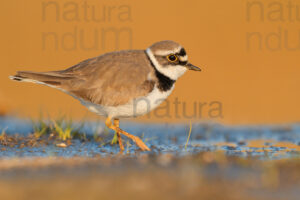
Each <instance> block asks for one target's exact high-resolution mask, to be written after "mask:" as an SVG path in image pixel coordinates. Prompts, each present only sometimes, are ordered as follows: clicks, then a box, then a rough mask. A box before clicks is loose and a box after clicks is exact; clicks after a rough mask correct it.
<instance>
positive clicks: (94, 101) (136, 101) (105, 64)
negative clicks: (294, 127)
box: [9, 40, 201, 152]
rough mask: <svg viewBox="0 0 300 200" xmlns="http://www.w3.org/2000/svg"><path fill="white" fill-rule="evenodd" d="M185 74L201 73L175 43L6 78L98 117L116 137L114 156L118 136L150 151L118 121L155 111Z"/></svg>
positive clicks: (158, 43) (121, 148)
mask: <svg viewBox="0 0 300 200" xmlns="http://www.w3.org/2000/svg"><path fill="white" fill-rule="evenodd" d="M187 70H194V71H201V69H200V68H199V67H196V66H195V65H193V64H191V63H190V62H189V61H188V56H187V53H186V50H185V49H184V48H183V47H182V46H181V45H180V44H179V43H177V42H175V41H172V40H163V41H159V42H156V43H154V44H152V45H151V46H149V47H148V48H146V49H145V50H143V49H142V50H121V51H114V52H108V53H104V54H102V55H100V56H97V57H93V58H89V59H86V60H84V61H82V62H79V63H78V64H76V65H73V66H71V67H69V68H67V69H64V70H59V71H48V72H33V71H17V72H16V74H15V75H14V76H10V77H9V78H10V79H12V80H15V81H21V82H31V83H37V84H42V85H46V86H49V87H52V88H55V89H58V90H61V91H63V92H64V93H66V94H68V95H71V96H72V97H74V98H75V99H77V100H79V101H80V103H81V104H82V105H84V106H85V107H87V108H88V109H89V110H90V111H92V112H94V113H96V114H98V115H100V116H104V117H105V118H106V119H105V125H106V126H107V127H108V128H109V129H112V130H114V131H115V133H116V135H117V139H118V143H119V148H120V152H123V151H124V145H123V143H122V138H121V135H124V136H126V137H128V138H130V139H131V140H133V142H134V143H135V144H136V145H137V146H138V147H139V148H140V149H141V150H142V151H151V149H150V148H149V147H148V146H147V145H146V144H145V143H144V142H143V141H142V140H141V139H140V138H139V137H137V136H134V135H132V134H130V133H128V132H126V131H124V130H123V129H121V128H120V126H119V120H120V119H122V118H132V117H138V116H141V115H145V114H147V113H148V112H150V111H151V110H153V109H155V108H156V107H157V106H159V105H160V104H161V103H162V102H163V101H164V100H165V99H167V97H168V96H169V95H170V94H171V93H172V91H173V90H174V87H175V83H176V81H177V79H178V78H179V77H181V76H182V75H183V74H184V73H185V72H186V71H187Z"/></svg>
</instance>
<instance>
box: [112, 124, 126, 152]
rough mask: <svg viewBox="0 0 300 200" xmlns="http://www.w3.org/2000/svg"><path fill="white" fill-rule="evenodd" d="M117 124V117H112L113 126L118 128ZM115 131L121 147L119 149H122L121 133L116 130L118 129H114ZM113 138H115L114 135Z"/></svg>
mask: <svg viewBox="0 0 300 200" xmlns="http://www.w3.org/2000/svg"><path fill="white" fill-rule="evenodd" d="M119 124H120V120H119V119H114V126H115V127H117V128H119ZM115 132H116V135H117V140H118V142H119V146H120V149H121V151H124V146H123V143H122V138H121V134H120V133H119V132H118V130H115ZM114 138H115V136H114Z"/></svg>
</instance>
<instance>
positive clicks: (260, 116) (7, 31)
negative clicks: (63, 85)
mask: <svg viewBox="0 0 300 200" xmlns="http://www.w3.org/2000/svg"><path fill="white" fill-rule="evenodd" d="M297 6H298V7H299V8H298V7H297ZM0 9H1V12H0V15H1V17H0V20H1V26H2V28H1V37H0V40H1V47H0V51H1V73H0V76H1V77H0V84H1V85H0V107H1V109H0V110H1V112H4V111H6V112H9V113H13V114H16V115H18V116H22V117H38V116H39V114H40V112H43V113H47V114H49V115H50V116H58V115H62V114H66V115H67V116H71V117H72V118H75V119H81V118H83V117H87V118H98V117H97V116H96V115H95V114H92V113H89V112H88V111H87V110H86V108H84V107H83V106H81V105H80V104H79V102H78V101H77V100H74V99H73V98H72V97H70V96H68V95H66V94H63V93H62V92H60V91H57V90H54V89H51V88H48V87H44V86H40V85H34V84H29V83H18V82H13V81H10V80H9V79H8V76H9V75H13V74H14V73H15V72H16V71H17V70H33V71H50V70H59V69H64V68H67V67H70V66H72V65H74V64H76V63H78V62H80V61H82V60H84V59H87V58H90V57H94V56H98V55H100V54H102V53H105V52H109V51H113V50H115V49H118V50H120V49H129V48H133V49H145V48H147V47H148V46H149V45H151V44H152V43H154V42H156V41H160V40H165V39H169V40H174V41H177V42H179V43H180V44H182V45H183V46H184V47H185V49H186V50H187V52H188V55H189V60H190V61H191V63H193V64H195V65H197V66H199V67H201V68H202V69H203V71H202V72H200V73H197V72H188V73H186V74H185V75H184V76H183V77H182V78H180V79H179V80H178V82H177V83H176V88H175V91H174V92H173V94H172V95H171V96H170V97H169V99H168V102H169V108H168V109H169V111H170V113H169V115H164V117H163V118H161V117H159V116H161V115H163V113H164V112H166V110H163V109H164V108H163V109H162V107H161V108H159V109H160V110H158V111H156V112H158V113H156V114H153V113H152V114H150V115H151V116H150V117H147V116H145V117H142V118H140V119H141V120H145V121H160V122H166V121H173V122H174V121H187V120H190V119H189V118H188V117H184V116H185V115H189V116H191V118H193V119H194V120H213V121H218V122H222V123H226V124H257V123H258V124H260V123H288V122H297V121H298V120H299V118H300V107H299V102H300V93H299V85H300V66H299V56H300V28H299V27H300V26H299V25H300V2H298V1H296V0H294V1H283V0H281V1H270V0H264V1H251V0H248V1H246V0H245V1H236V0H228V1H215V0H213V1H199V0H190V1H180V0H172V1H170V0H166V1H159V0H151V1H149V0H143V1H137V0H113V1H110V0H103V1H99V0H86V1H69V0H52V1H45V0H42V1H41V0H31V1H21V0H10V1H6V2H5V3H2V6H1V8H0ZM297 9H298V12H297ZM297 14H298V15H299V16H298V17H297ZM93 15H94V16H95V19H93V18H92V16H93ZM118 30H120V31H121V32H119V33H120V34H119V36H117V37H115V35H114V34H115V33H117V34H118ZM117 38H119V39H117ZM116 44H118V45H117V46H116ZM93 45H95V46H93ZM87 47H91V48H90V49H87ZM176 98H177V99H178V100H179V101H180V102H181V104H180V105H179V111H178V112H179V113H180V114H179V115H180V116H179V117H178V116H176V113H175V108H174V104H173V102H174V101H175V99H176ZM183 102H184V103H183ZM200 104H201V105H202V107H201V106H199V105H200ZM183 105H185V108H186V111H185V113H183V109H184V108H183ZM162 106H166V104H163V105H162ZM200 107H201V109H200ZM216 107H217V108H216ZM194 109H195V110H196V114H197V115H195V116H194ZM214 109H215V110H214ZM213 112H214V114H213Z"/></svg>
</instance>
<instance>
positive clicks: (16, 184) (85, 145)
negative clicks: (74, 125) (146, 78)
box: [0, 120, 300, 200]
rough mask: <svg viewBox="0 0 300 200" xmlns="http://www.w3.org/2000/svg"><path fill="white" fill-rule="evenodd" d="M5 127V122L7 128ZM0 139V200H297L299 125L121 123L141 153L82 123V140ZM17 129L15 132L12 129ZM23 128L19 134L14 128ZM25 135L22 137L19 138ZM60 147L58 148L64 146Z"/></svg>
mask: <svg viewBox="0 0 300 200" xmlns="http://www.w3.org/2000/svg"><path fill="white" fill-rule="evenodd" d="M8 122H11V123H8ZM1 123H2V124H7V125H9V124H11V126H8V128H7V129H6V131H5V132H3V134H1V136H0V156H1V158H0V197H1V199H13V200H14V199H39V200H40V199H58V200H59V199H73V200H77V199H78V200H79V199H80V200H81V199H158V198H159V199H212V200H215V199H225V200H226V199H239V200H240V199H243V200H244V199H245V200H247V199H249V200H250V199H264V200H266V199H267V200H268V199H270V200H274V199H275V200H277V199H284V200H286V199H299V195H300V190H299V188H300V171H299V169H300V146H299V144H300V143H299V142H300V131H299V130H300V126H299V125H297V124H294V125H282V126H239V127H228V126H221V125H217V124H194V125H193V131H192V133H191V138H190V141H189V143H188V145H187V146H186V147H185V144H186V141H187V137H188V127H187V126H185V125H149V124H148V125H143V124H124V127H125V128H126V129H128V130H129V131H130V132H132V133H134V134H135V135H138V136H140V137H141V138H143V140H144V141H145V142H146V144H147V145H149V146H150V147H151V149H152V151H151V152H141V151H140V150H138V149H137V148H136V146H135V145H133V144H132V143H131V142H130V141H128V140H126V139H125V140H124V143H125V152H124V153H122V154H120V153H119V147H118V145H117V144H115V145H111V144H110V141H111V139H112V136H113V134H111V133H108V132H107V131H105V129H103V128H101V127H100V129H99V127H98V128H97V130H98V132H96V133H97V134H96V135H95V134H94V135H93V134H92V132H93V131H92V130H93V126H92V125H91V124H90V123H88V122H87V123H86V126H87V127H88V128H86V127H83V129H82V131H84V132H85V133H86V135H84V137H83V136H80V137H79V136H77V137H74V138H73V139H69V140H66V141H62V140H61V139H58V138H57V136H55V134H50V135H44V136H39V137H37V135H36V134H35V133H33V131H32V127H31V125H30V124H26V123H23V124H17V123H15V121H9V120H8V121H5V123H4V122H3V121H1V120H0V124H1ZM17 127H19V128H17ZM20 127H22V128H20ZM22 131H23V132H22ZM62 144H64V145H62Z"/></svg>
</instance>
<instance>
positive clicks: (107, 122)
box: [105, 117, 151, 151]
mask: <svg viewBox="0 0 300 200" xmlns="http://www.w3.org/2000/svg"><path fill="white" fill-rule="evenodd" d="M105 125H106V126H107V127H108V128H110V129H112V130H114V131H116V132H117V133H119V134H123V135H125V136H126V137H128V138H130V139H132V140H133V141H134V142H135V143H136V145H137V146H138V147H139V148H140V149H141V150H143V151H151V150H150V149H149V147H147V145H146V144H145V143H144V142H143V141H142V140H141V139H140V138H139V137H136V136H134V135H131V134H129V133H127V132H126V131H123V130H122V129H120V128H119V127H117V126H115V125H113V124H112V122H111V118H110V117H108V118H107V119H106V120H105ZM123 148H124V147H123Z"/></svg>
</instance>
